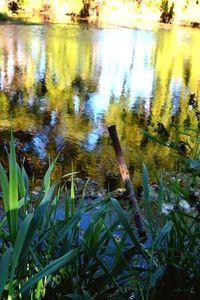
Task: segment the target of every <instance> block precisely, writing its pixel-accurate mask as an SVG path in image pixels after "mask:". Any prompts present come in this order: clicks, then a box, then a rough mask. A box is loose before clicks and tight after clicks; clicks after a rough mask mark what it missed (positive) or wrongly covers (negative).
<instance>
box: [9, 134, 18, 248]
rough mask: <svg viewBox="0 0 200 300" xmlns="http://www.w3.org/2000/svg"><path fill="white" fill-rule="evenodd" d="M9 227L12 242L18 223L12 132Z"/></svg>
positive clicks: (16, 183)
mask: <svg viewBox="0 0 200 300" xmlns="http://www.w3.org/2000/svg"><path fill="white" fill-rule="evenodd" d="M8 207H9V209H8V210H9V212H8V213H9V228H10V235H11V239H12V243H13V244H14V242H15V238H16V235H17V223H18V176H17V162H16V154H15V146H14V139H13V133H12V132H11V141H10V158H9V202H8Z"/></svg>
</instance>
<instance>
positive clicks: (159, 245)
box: [154, 220, 174, 250]
mask: <svg viewBox="0 0 200 300" xmlns="http://www.w3.org/2000/svg"><path fill="white" fill-rule="evenodd" d="M173 225H174V223H173V222H172V221H171V220H170V221H169V222H167V223H166V224H165V225H164V227H163V228H162V229H161V231H160V232H159V234H158V235H157V237H156V239H155V241H154V247H155V249H157V250H161V249H165V248H166V246H167V245H166V241H167V240H166V238H167V236H168V234H169V232H170V231H171V230H172V228H173Z"/></svg>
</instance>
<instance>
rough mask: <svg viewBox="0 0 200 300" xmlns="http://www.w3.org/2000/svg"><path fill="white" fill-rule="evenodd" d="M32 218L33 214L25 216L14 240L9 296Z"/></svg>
mask: <svg viewBox="0 0 200 300" xmlns="http://www.w3.org/2000/svg"><path fill="white" fill-rule="evenodd" d="M32 218H33V213H30V214H28V215H27V216H26V218H25V219H24V221H23V223H22V225H21V227H20V230H19V232H18V235H17V238H16V240H15V244H14V249H13V253H12V259H11V274H10V284H9V295H12V284H13V279H14V275H15V271H16V268H17V266H18V261H19V257H20V255H21V252H22V249H23V246H24V242H25V239H26V236H27V232H28V229H29V226H30V223H31V221H32Z"/></svg>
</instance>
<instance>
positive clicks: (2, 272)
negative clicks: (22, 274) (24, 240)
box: [0, 248, 11, 299]
mask: <svg viewBox="0 0 200 300" xmlns="http://www.w3.org/2000/svg"><path fill="white" fill-rule="evenodd" d="M10 256H11V248H8V249H7V250H6V251H5V253H4V255H3V256H2V258H1V261H0V299H1V297H2V293H3V290H4V287H5V284H6V282H7V279H8V273H9V262H10Z"/></svg>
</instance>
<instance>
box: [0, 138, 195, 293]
mask: <svg viewBox="0 0 200 300" xmlns="http://www.w3.org/2000/svg"><path fill="white" fill-rule="evenodd" d="M197 141H198V140H197ZM197 149H198V147H196V148H195V150H194V154H195V155H194V156H193V158H192V160H191V161H193V162H194V161H195V160H197V157H198V155H199V154H198V151H197ZM10 151H11V153H10V157H9V159H10V161H12V163H10V170H9V172H14V176H16V174H17V178H18V180H16V178H15V177H14V178H15V180H14V182H15V184H16V183H18V186H17V187H16V186H15V185H14V187H15V188H16V189H19V190H20V193H19V194H20V196H22V198H21V200H20V201H19V202H17V215H18V218H17V224H16V235H15V236H14V237H15V238H14V239H13V236H12V227H11V226H9V227H8V228H7V226H6V223H5V222H1V224H0V226H1V227H0V232H1V236H0V253H1V260H0V297H2V299H7V298H9V299H18V298H22V299H23V298H24V299H29V298H30V299H42V298H45V299H57V298H59V299H65V298H69V299H103V298H104V299H129V298H132V297H136V298H137V299H161V298H162V299H176V298H179V297H182V299H198V296H199V295H200V287H199V282H200V274H199V268H200V260H199V253H200V224H199V223H200V219H199V213H198V209H199V206H198V205H197V203H193V202H191V199H190V193H189V192H188V190H189V189H190V188H191V187H192V186H196V187H197V186H198V185H199V183H198V175H197V174H198V173H196V170H194V169H193V171H192V172H189V171H188V172H187V178H184V180H185V184H184V185H183V184H182V182H181V181H179V180H178V179H177V180H176V178H175V179H174V177H173V178H171V177H169V176H166V177H165V174H163V175H162V176H160V177H157V187H158V192H157V193H156V197H155V195H154V197H152V194H151V188H150V186H149V182H148V172H147V168H146V166H145V165H143V187H144V202H145V225H146V231H147V234H148V239H147V240H144V239H139V238H138V236H137V231H136V230H135V228H134V225H133V224H132V221H131V214H130V215H129V211H125V210H123V208H122V207H121V205H120V204H119V202H118V201H117V200H116V199H113V198H110V197H107V198H102V199H101V200H100V201H94V204H93V205H90V206H88V204H86V203H84V201H83V199H81V203H80V205H79V204H78V203H77V205H76V206H75V205H74V203H75V186H74V173H72V174H68V177H71V179H70V182H71V187H70V197H69V196H66V197H69V201H71V200H72V199H73V201H74V202H73V204H70V205H69V207H68V206H65V217H64V218H63V220H59V219H58V218H57V217H56V211H57V207H58V201H59V198H60V195H61V193H63V192H64V188H63V186H65V185H66V182H64V183H63V182H61V183H60V182H59V181H57V182H55V183H51V174H52V171H53V166H54V165H55V163H56V160H54V161H53V162H52V164H51V165H50V166H49V169H48V170H47V172H46V175H45V177H44V180H43V183H42V186H41V192H40V194H39V195H38V199H37V200H36V201H35V202H33V201H32V199H31V193H29V191H28V182H27V181H28V178H27V175H26V173H25V170H24V169H23V168H20V167H17V163H16V157H15V155H14V141H13V137H12V136H11V150H10ZM11 156H12V157H11ZM191 161H190V163H191ZM187 163H188V161H187ZM16 170H17V171H16ZM20 170H21V171H20ZM190 170H191V169H190ZM0 178H1V181H0V182H1V190H2V191H3V194H4V208H5V210H8V211H9V208H10V203H9V201H10V199H9V197H7V196H8V195H9V192H8V185H9V184H10V180H11V178H12V180H13V176H11V175H10V176H9V180H8V178H7V177H6V172H5V170H4V168H3V167H2V166H1V173H0ZM186 179H187V180H186ZM63 180H65V177H64V178H63ZM4 185H5V186H6V187H7V189H5V186H4ZM59 185H60V186H59ZM14 195H16V193H14ZM66 197H64V198H65V199H66ZM155 198H156V199H155ZM67 210H68V211H67ZM86 216H89V217H90V222H89V224H88V225H84V224H85V223H84V220H85V217H86ZM13 218H14V224H15V222H16V216H15V215H14V214H7V215H6V220H7V223H8V224H9V222H10V223H12V219H13ZM8 229H9V232H8ZM165 295H166V296H165Z"/></svg>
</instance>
